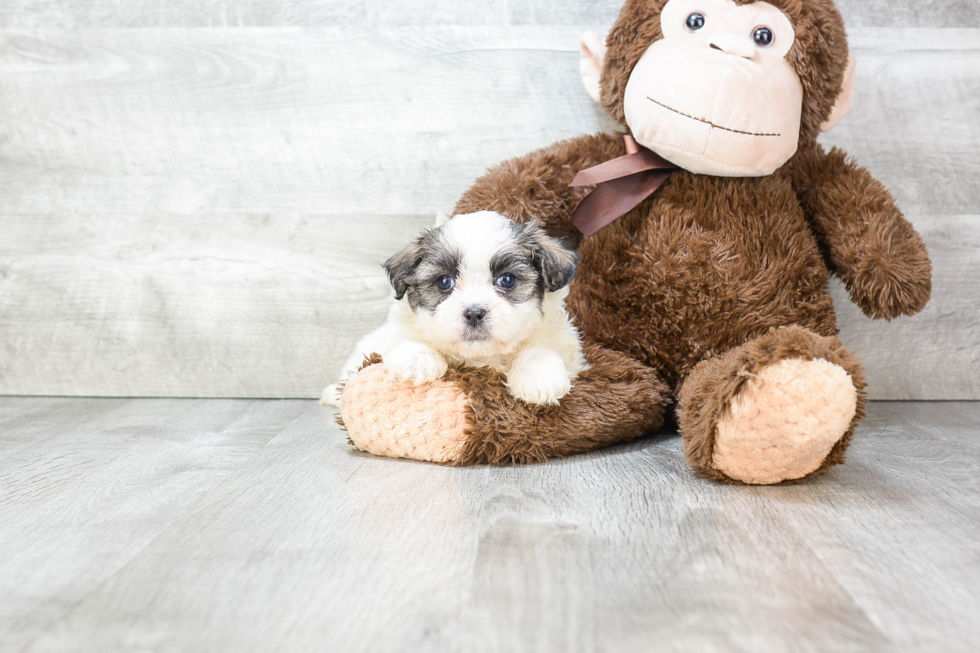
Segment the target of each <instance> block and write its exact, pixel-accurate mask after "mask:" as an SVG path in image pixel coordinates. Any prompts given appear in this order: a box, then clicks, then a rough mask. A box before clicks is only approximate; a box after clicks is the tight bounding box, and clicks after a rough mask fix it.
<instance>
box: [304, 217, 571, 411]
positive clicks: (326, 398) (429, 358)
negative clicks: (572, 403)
mask: <svg viewBox="0 0 980 653" xmlns="http://www.w3.org/2000/svg"><path fill="white" fill-rule="evenodd" d="M511 226H512V224H511V223H510V221H509V220H508V219H507V218H504V217H503V216H501V215H500V214H498V213H493V212H490V211H482V212H479V213H472V214H468V215H460V216H456V217H454V218H453V219H452V220H450V221H449V222H448V223H446V224H444V226H441V227H439V228H440V229H441V230H443V231H444V236H445V237H446V241H447V242H448V243H449V244H450V245H451V246H452V247H454V248H455V250H456V251H458V252H460V253H461V254H462V264H461V266H460V270H459V275H458V277H457V279H456V284H455V287H454V288H453V289H452V293H451V295H449V296H448V297H447V298H446V299H444V300H443V301H442V302H441V303H440V304H439V305H438V306H437V307H436V308H435V310H433V311H428V310H424V309H419V310H413V308H412V306H411V305H410V304H409V301H408V299H407V297H403V298H402V299H400V300H397V301H395V303H394V305H393V306H392V307H391V310H390V312H389V314H388V320H387V322H385V324H384V325H383V326H381V328H379V329H378V330H376V331H374V332H373V333H370V334H368V335H367V336H365V337H364V338H362V339H361V340H360V341H359V342H358V343H357V346H356V347H355V350H354V353H353V354H352V355H351V357H350V358H349V359H348V361H347V363H346V365H344V369H343V372H342V373H341V381H343V380H344V379H346V378H348V377H349V376H350V375H352V374H354V373H355V372H356V371H357V370H358V368H359V367H360V366H361V365H362V364H363V362H364V358H365V356H367V355H369V354H371V353H378V354H381V355H382V357H383V358H384V361H385V366H386V368H387V369H388V372H389V374H391V375H392V376H393V377H394V378H395V379H396V380H398V381H404V382H409V383H412V384H414V385H421V384H423V383H428V382H430V381H433V380H435V379H438V378H441V377H442V376H443V375H444V374H445V373H446V370H447V369H448V364H449V363H454V364H456V363H459V364H462V365H465V366H469V367H484V366H489V367H492V368H494V369H496V370H498V371H500V372H502V373H503V374H504V375H506V376H507V385H508V388H509V389H510V391H511V393H512V394H513V395H514V396H515V397H517V398H518V399H521V400H523V401H526V402H528V403H531V404H537V405H544V404H557V403H558V401H559V400H560V399H561V398H562V397H564V396H565V395H566V394H567V393H568V392H569V390H571V387H572V381H573V380H574V379H575V377H576V376H577V375H578V374H579V373H580V372H581V371H583V370H584V369H586V362H585V359H584V357H583V355H582V347H581V343H580V340H579V334H578V331H577V330H576V329H575V327H574V325H573V324H572V322H571V319H570V317H569V315H568V313H567V311H566V310H565V298H566V297H567V295H568V287H567V286H566V287H564V288H561V289H560V290H558V291H557V292H545V293H544V296H543V297H542V298H541V301H540V303H539V302H538V300H537V298H533V299H531V300H529V301H526V302H522V303H516V304H513V303H511V302H509V301H508V300H507V299H505V298H504V297H503V296H502V294H501V293H500V292H499V289H498V288H496V287H495V286H494V279H493V278H491V270H490V261H491V259H492V257H493V255H494V254H495V253H496V252H498V251H499V250H500V249H501V248H504V247H506V246H508V245H512V244H513V231H512V229H511ZM471 306H480V307H482V308H484V309H486V311H487V317H486V326H487V337H486V338H485V339H481V340H468V339H466V336H467V327H466V322H465V319H464V317H463V311H464V310H465V309H466V308H468V307H471ZM321 402H322V403H324V404H328V405H333V406H337V405H339V393H338V384H334V385H331V386H328V387H327V388H326V390H325V391H324V393H323V397H322V398H321Z"/></svg>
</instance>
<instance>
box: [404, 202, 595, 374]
mask: <svg viewBox="0 0 980 653" xmlns="http://www.w3.org/2000/svg"><path fill="white" fill-rule="evenodd" d="M577 263H578V255H577V254H576V253H575V252H572V251H570V250H567V249H565V248H564V247H562V246H561V245H560V244H559V243H558V241H556V240H554V239H553V238H550V237H549V236H548V235H547V234H546V233H545V232H544V230H543V229H541V227H540V226H538V224H537V223H536V222H530V223H525V224H517V223H515V222H512V221H510V220H508V219H506V218H504V217H503V216H501V215H500V214H498V213H492V212H489V211H482V212H480V213H471V214H468V215H460V216H456V217H455V218H453V219H452V220H450V221H449V222H448V223H447V224H445V225H443V226H442V227H439V228H437V229H432V230H429V231H427V232H426V233H424V234H423V235H422V236H421V237H420V238H419V239H418V240H416V241H415V242H414V243H412V244H411V245H409V246H408V247H406V248H405V249H404V250H402V251H401V252H400V253H398V254H396V255H395V256H393V257H391V258H390V259H389V260H388V261H387V262H386V263H385V270H386V271H387V272H388V278H389V279H390V280H391V285H392V286H393V287H394V288H395V297H396V298H397V299H399V300H403V301H407V302H408V304H409V305H410V306H411V308H412V311H413V313H414V314H415V322H416V326H417V327H418V329H419V330H420V331H421V332H422V333H423V334H424V335H425V336H426V337H427V338H428V339H429V340H431V341H433V342H435V343H439V344H441V345H442V346H443V347H445V348H447V349H451V350H452V351H455V352H457V353H458V354H459V355H461V356H465V357H467V358H474V359H477V358H489V357H491V356H493V355H495V354H497V353H501V352H503V351H505V350H507V349H508V348H510V347H513V346H514V345H515V344H516V343H518V342H520V341H521V340H522V339H523V338H525V337H526V336H527V334H528V333H529V332H530V331H531V329H533V328H534V327H535V326H537V325H539V324H540V323H541V320H542V318H543V312H542V301H543V300H544V297H545V293H548V292H556V291H558V290H560V289H561V288H564V287H565V286H566V285H568V282H569V281H571V279H572V276H573V275H574V274H575V268H576V265H577Z"/></svg>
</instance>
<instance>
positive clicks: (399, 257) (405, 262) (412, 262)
mask: <svg viewBox="0 0 980 653" xmlns="http://www.w3.org/2000/svg"><path fill="white" fill-rule="evenodd" d="M421 262H422V243H421V241H420V240H417V241H415V242H414V243H412V244H411V245H409V246H408V247H406V248H405V249H403V250H402V251H400V252H398V253H397V254H395V255H394V256H392V257H391V258H390V259H388V260H387V261H385V265H384V267H385V272H387V273H388V281H390V282H391V287H392V288H394V289H395V299H401V298H402V297H404V296H405V291H407V290H408V285H409V280H410V279H411V276H412V272H414V271H415V268H416V267H418V265H419V263H421Z"/></svg>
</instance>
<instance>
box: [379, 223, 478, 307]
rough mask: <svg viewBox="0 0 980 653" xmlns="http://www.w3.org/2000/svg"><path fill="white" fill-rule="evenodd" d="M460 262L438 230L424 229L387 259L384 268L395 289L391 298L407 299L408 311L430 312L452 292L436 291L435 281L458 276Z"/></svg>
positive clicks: (454, 250)
mask: <svg viewBox="0 0 980 653" xmlns="http://www.w3.org/2000/svg"><path fill="white" fill-rule="evenodd" d="M461 261H462V255H461V254H460V253H459V252H458V251H457V250H456V249H455V248H454V247H453V246H452V245H450V244H449V243H448V242H447V241H446V237H445V235H444V234H443V232H442V230H441V228H438V229H428V230H426V231H425V232H424V233H423V234H422V235H421V236H419V237H418V238H417V239H416V240H415V241H414V242H413V243H412V244H411V245H409V246H408V247H406V248H405V249H403V250H402V251H401V252H399V253H398V254H395V255H394V256H392V257H391V258H390V259H388V260H387V261H386V262H385V264H384V267H385V271H386V272H387V273H388V280H389V281H390V282H391V285H392V287H393V288H394V289H395V299H401V298H402V297H407V298H408V304H409V306H411V307H412V310H419V309H423V310H426V311H434V310H436V308H437V307H438V306H439V304H441V303H442V302H444V301H445V300H446V299H447V298H448V297H449V296H450V295H451V294H452V290H448V291H446V290H440V289H439V279H440V278H441V277H452V278H453V279H455V278H456V277H458V276H459V266H460V263H461Z"/></svg>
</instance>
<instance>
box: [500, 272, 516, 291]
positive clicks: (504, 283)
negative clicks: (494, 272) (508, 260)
mask: <svg viewBox="0 0 980 653" xmlns="http://www.w3.org/2000/svg"><path fill="white" fill-rule="evenodd" d="M497 285H498V286H500V287H501V288H503V289H504V290H510V289H511V288H513V287H514V286H516V285H517V277H515V276H514V275H513V274H502V275H500V276H499V277H497Z"/></svg>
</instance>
